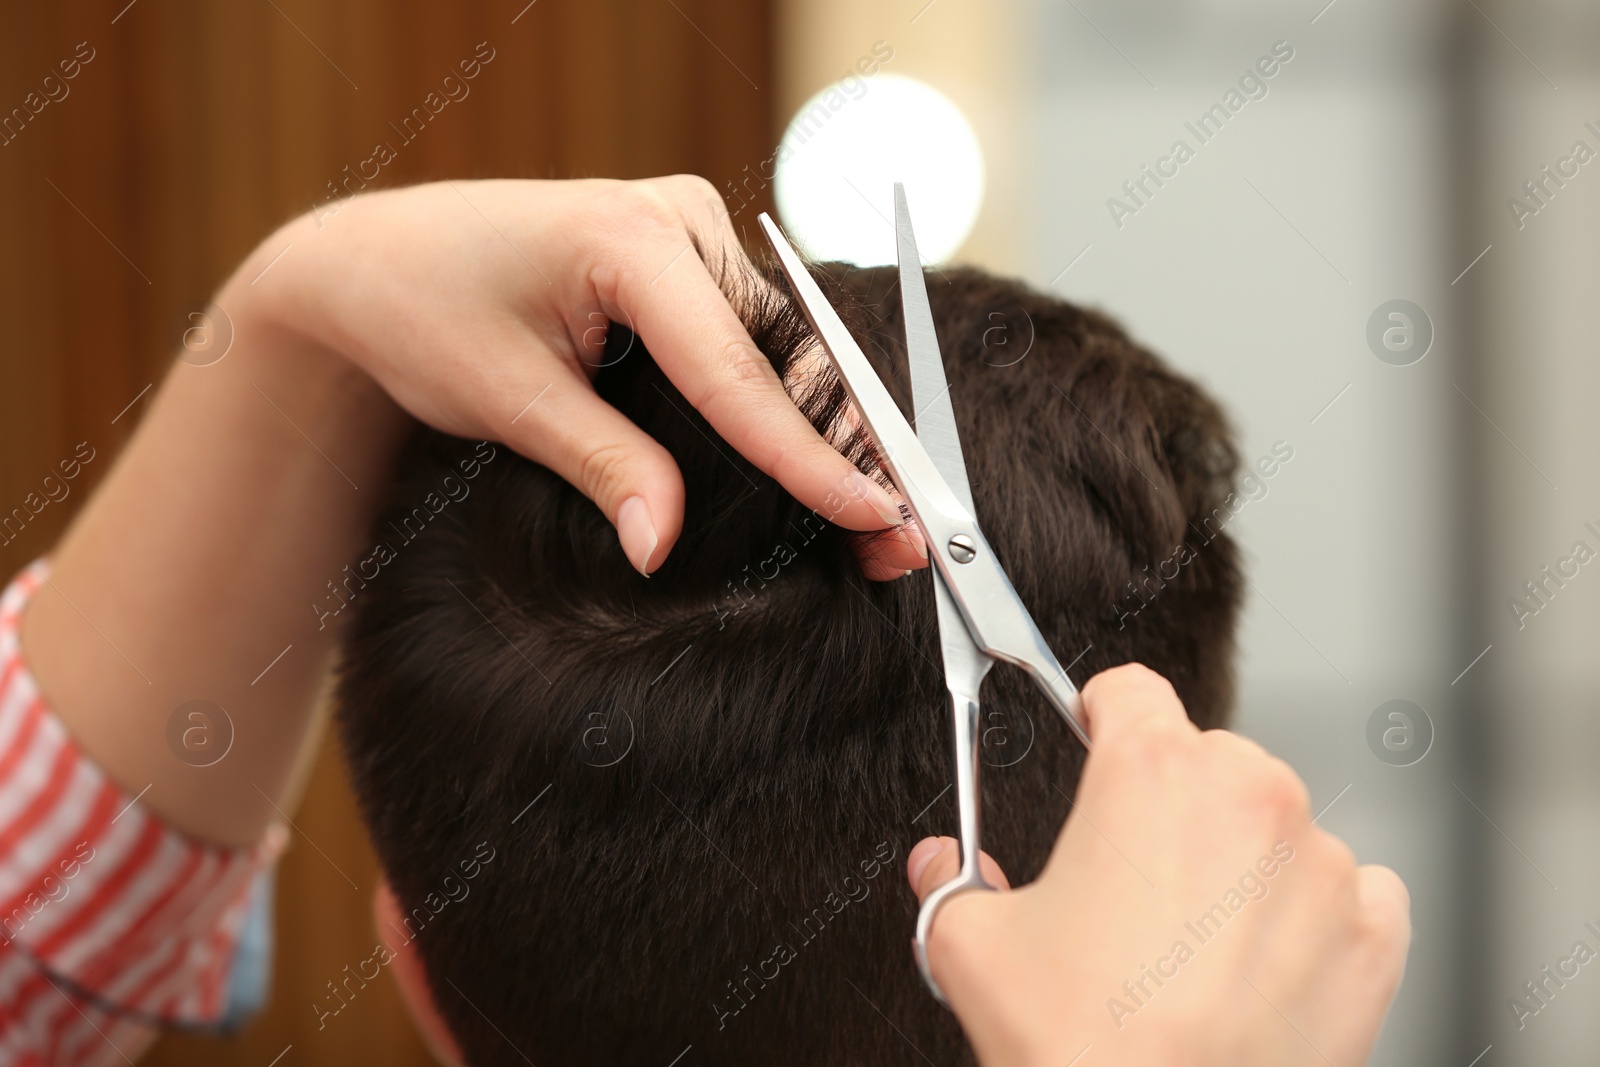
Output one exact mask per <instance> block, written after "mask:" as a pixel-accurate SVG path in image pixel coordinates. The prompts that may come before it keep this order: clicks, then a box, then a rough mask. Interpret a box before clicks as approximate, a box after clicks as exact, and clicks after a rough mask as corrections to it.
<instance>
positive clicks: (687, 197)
mask: <svg viewBox="0 0 1600 1067" xmlns="http://www.w3.org/2000/svg"><path fill="white" fill-rule="evenodd" d="M661 182H662V184H663V185H664V186H665V187H666V188H668V189H670V190H671V191H672V193H674V194H676V195H677V196H679V197H681V198H682V199H683V200H684V201H686V202H687V203H690V204H693V205H695V206H697V207H698V206H700V205H702V204H704V203H705V201H706V200H707V199H711V198H715V199H717V200H719V201H720V200H721V199H722V195H721V194H720V193H718V192H717V187H716V186H715V185H712V184H711V182H710V181H709V180H707V179H706V178H702V177H701V176H700V175H698V174H671V175H668V176H667V177H665V178H663V179H661Z"/></svg>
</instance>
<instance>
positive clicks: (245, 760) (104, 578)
mask: <svg viewBox="0 0 1600 1067" xmlns="http://www.w3.org/2000/svg"><path fill="white" fill-rule="evenodd" d="M278 247H280V246H277V245H274V244H272V243H270V242H269V243H268V244H267V245H264V246H263V249H262V251H261V252H260V253H258V254H257V255H255V256H252V257H251V260H250V261H248V262H247V263H246V264H245V265H244V266H243V267H241V268H240V271H239V272H238V274H237V275H236V277H235V278H234V280H232V281H231V282H230V283H229V284H228V285H227V286H226V287H225V288H224V290H223V292H222V293H221V294H220V295H219V300H218V302H219V303H220V304H221V305H222V307H224V308H226V309H227V311H228V313H229V316H230V317H231V319H232V323H233V328H234V339H233V343H232V347H231V349H230V350H229V351H228V354H227V355H226V356H225V357H224V358H223V359H222V360H220V361H219V362H217V363H215V364H213V365H210V366H205V367H197V366H191V365H188V364H185V363H183V362H177V363H175V364H174V365H173V367H172V369H171V371H170V373H169V374H168V375H167V378H166V380H165V381H164V382H163V383H162V385H161V387H160V389H159V390H158V391H157V392H156V393H155V395H154V398H153V399H152V400H151V402H150V407H149V410H148V412H147V413H146V415H145V417H144V419H143V422H142V424H141V425H140V427H139V429H138V431H137V432H136V433H135V435H134V437H133V439H132V440H131V441H130V442H129V444H128V446H127V448H126V449H125V450H124V451H123V453H122V454H121V456H120V457H118V459H117V461H116V464H115V466H114V467H113V469H112V471H111V473H110V474H109V475H108V476H107V478H106V480H105V482H104V483H103V484H102V485H101V486H100V487H99V488H98V490H97V491H96V493H95V494H94V496H93V497H92V498H91V500H90V501H89V502H88V504H87V505H86V506H85V508H84V510H83V511H82V513H81V514H79V515H78V516H77V518H76V519H75V520H74V522H73V523H72V526H71V527H70V529H69V530H68V531H67V533H66V535H65V536H64V537H63V539H62V541H61V542H60V544H59V545H58V546H57V548H56V550H55V551H54V552H53V554H52V570H51V580H50V584H48V585H46V586H45V587H43V588H42V589H41V590H40V591H39V592H38V594H37V595H36V596H35V597H34V599H33V601H32V602H31V604H30V606H29V608H28V611H27V614H26V616H25V618H24V620H23V647H24V651H25V654H26V656H27V658H28V661H29V664H30V666H31V667H32V669H33V671H34V673H35V676H36V677H37V679H38V681H39V684H40V687H41V689H42V691H43V694H44V696H45V698H46V700H47V701H48V702H49V703H50V705H51V706H52V707H53V708H54V709H55V711H56V712H57V713H58V714H59V715H60V716H61V717H62V719H63V720H64V721H65V722H66V724H67V726H68V728H69V729H71V730H72V732H73V733H74V735H75V736H76V738H77V739H78V741H79V743H80V744H81V745H82V746H83V747H84V748H85V749H86V750H87V751H88V753H89V755H90V756H92V757H93V758H94V759H95V760H96V761H98V762H99V763H100V765H101V766H102V767H104V768H105V769H106V771H107V772H108V773H109V774H110V775H111V776H112V777H113V778H114V779H115V780H117V781H118V782H120V783H121V784H122V785H123V786H124V787H125V788H126V789H127V790H128V791H129V792H130V793H138V792H139V791H140V790H142V789H144V788H145V787H146V786H147V785H148V786H149V790H148V792H146V793H145V794H144V797H143V801H144V803H145V804H147V805H148V806H149V807H150V808H152V809H153V810H155V811H156V812H158V813H159V814H160V815H162V816H163V817H164V818H165V819H166V820H167V821H169V822H170V823H171V824H172V825H174V826H175V827H177V828H179V829H181V830H184V831H186V832H189V833H191V834H194V835H196V836H199V837H202V838H206V839H210V840H214V841H218V842H221V843H228V844H245V843H249V842H251V841H254V840H255V839H256V838H257V837H258V836H259V835H260V832H261V830H262V829H263V827H264V826H265V825H266V824H267V823H268V822H269V821H271V820H272V819H273V818H276V817H277V813H276V812H275V811H274V808H273V805H274V804H277V803H280V801H281V798H282V795H283V792H284V790H285V788H286V787H287V785H288V782H289V779H290V775H291V771H292V769H293V767H294V764H295V761H296V758H297V756H298V755H299V753H300V751H301V749H302V747H303V745H304V743H305V739H306V734H307V730H308V728H309V726H310V724H311V719H312V712H313V709H314V705H315V702H316V697H317V690H318V687H319V684H320V682H321V681H322V679H323V677H324V676H325V674H326V671H327V668H328V665H329V662H330V657H331V654H332V652H333V649H334V642H335V638H336V633H337V628H338V627H337V623H336V622H335V621H334V620H333V619H332V618H330V617H327V616H321V617H319V613H318V611H317V610H316V609H315V608H314V607H313V605H314V604H317V605H331V606H333V607H337V606H338V604H339V603H340V601H339V600H338V599H337V598H334V597H332V595H331V594H330V592H329V588H328V583H329V581H333V582H334V584H335V585H338V584H339V582H340V581H341V580H342V579H343V578H344V573H343V571H342V568H343V567H344V566H345V564H346V563H348V562H350V561H351V560H352V559H353V558H354V556H355V554H356V551H357V549H358V547H359V546H360V545H361V544H362V543H363V541H364V539H365V532H366V529H367V527H368V525H369V524H370V522H371V520H372V517H373V515H374V514H375V512H376V509H377V507H378V506H379V504H380V503H381V499H382V494H383V487H384V483H385V481H386V478H387V474H388V470H389V467H390V465H391V463H392V461H393V456H394V453H395V450H396V449H397V447H398V445H399V443H400V442H401V440H402V439H403V437H404V434H405V432H406V429H407V426H408V425H409V420H408V419H407V418H406V417H405V416H404V415H403V414H402V413H401V412H400V411H399V409H398V408H396V407H395V406H394V404H393V403H392V402H391V401H390V400H389V399H388V398H387V397H386V396H385V395H384V394H383V392H382V391H381V390H380V389H379V388H378V387H377V385H376V384H375V383H373V382H372V381H371V379H369V378H367V377H366V376H365V375H364V374H362V373H360V372H359V371H357V370H355V369H354V368H353V367H352V366H351V365H350V364H348V363H347V362H345V361H344V360H343V359H341V358H340V357H339V356H338V355H337V354H336V353H334V352H332V351H330V350H328V349H326V348H322V347H320V346H317V345H314V344H311V343H310V342H308V341H306V340H305V339H303V338H301V337H298V336H296V335H295V334H294V333H292V332H291V331H289V330H286V329H284V328H282V327H280V326H278V325H276V323H277V322H278V321H279V319H278V318H277V317H275V315H276V312H277V311H278V310H280V309H271V308H269V307H268V306H267V305H266V300H267V299H268V294H269V293H271V292H273V291H274V290H273V289H269V288H267V287H265V286H264V285H263V286H259V287H253V286H251V285H250V280H251V279H252V278H253V277H254V276H255V274H256V272H258V271H259V270H260V269H261V268H262V267H263V266H265V265H266V263H267V262H268V261H269V260H270V259H271V256H272V255H273V254H275V252H276V251H277V248H278ZM290 268H292V263H280V264H278V265H277V266H276V267H275V269H276V270H286V269H290ZM278 291H281V290H278ZM280 654H281V658H280ZM269 665H270V669H269ZM191 700H207V701H211V702H213V703H215V704H217V705H219V706H220V707H221V708H223V709H224V710H225V711H226V713H227V716H228V717H229V719H231V722H232V726H233V730H234V740H233V744H232V748H231V750H229V751H228V753H227V755H226V756H225V757H224V758H222V759H221V760H220V761H219V762H217V763H215V764H213V765H211V766H208V767H196V766H192V765H191V763H190V762H185V761H184V760H183V759H181V758H179V756H178V755H177V754H175V752H174V751H173V749H172V748H171V747H170V746H169V742H168V720H169V718H170V717H171V716H172V715H173V712H174V709H176V708H177V707H179V705H182V704H184V703H185V702H187V701H191ZM191 762H195V761H193V760H191Z"/></svg>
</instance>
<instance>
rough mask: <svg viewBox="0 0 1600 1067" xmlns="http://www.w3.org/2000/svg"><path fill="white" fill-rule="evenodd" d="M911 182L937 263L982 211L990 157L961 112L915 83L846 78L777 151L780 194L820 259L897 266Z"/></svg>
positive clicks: (782, 208)
mask: <svg viewBox="0 0 1600 1067" xmlns="http://www.w3.org/2000/svg"><path fill="white" fill-rule="evenodd" d="M897 181H898V182H903V183H904V184H905V187H906V201H907V203H908V204H909V206H910V208H911V222H912V224H913V226H914V227H915V228H916V234H917V249H918V251H919V252H921V253H922V258H923V259H924V260H925V261H927V262H929V263H937V262H939V261H941V260H944V259H947V258H949V257H950V256H951V255H952V254H954V253H955V251H956V250H957V249H958V248H960V247H961V243H962V242H963V241H965V240H966V239H967V234H968V233H969V232H971V230H972V224H973V223H974V222H975V221H977V218H978V208H979V207H980V206H981V205H982V203H983V151H982V149H980V148H979V147H978V137H977V135H976V134H974V133H973V132H972V126H971V125H970V124H968V122H967V119H966V116H964V115H963V114H961V109H960V108H958V107H956V105H955V104H953V103H951V101H950V99H949V98H948V97H946V96H945V95H944V94H943V93H941V92H939V91H938V90H937V89H935V88H933V87H932V86H929V85H924V84H923V83H922V82H919V81H917V80H915V79H914V78H907V77H905V76H903V75H898V74H878V75H875V76H873V77H870V78H854V77H852V78H848V79H846V80H845V81H842V82H839V83H837V84H835V85H831V86H829V87H828V88H826V89H824V90H823V91H822V92H820V93H818V94H817V95H816V96H813V97H812V98H811V99H810V100H808V101H806V103H805V106H804V107H802V108H801V109H800V112H799V114H797V115H795V117H794V119H793V120H792V121H791V122H790V123H789V128H788V130H786V131H785V132H784V135H783V141H782V143H781V144H780V145H779V146H778V154H777V163H776V175H775V177H774V179H773V194H774V196H775V197H776V198H777V201H778V213H779V214H780V215H781V216H783V223H784V226H785V228H786V229H787V230H788V231H789V235H790V236H791V237H792V238H794V239H795V240H796V241H797V242H798V243H799V244H800V246H801V247H802V248H803V249H804V251H805V252H806V254H807V255H809V256H811V257H812V258H813V259H841V260H845V261H847V262H851V263H856V264H859V265H860V266H863V267H866V266H876V265H878V264H883V263H893V262H895V260H896V256H895V238H894V183H895V182H897Z"/></svg>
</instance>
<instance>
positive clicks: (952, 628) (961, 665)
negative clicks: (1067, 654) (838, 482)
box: [760, 182, 1089, 1004]
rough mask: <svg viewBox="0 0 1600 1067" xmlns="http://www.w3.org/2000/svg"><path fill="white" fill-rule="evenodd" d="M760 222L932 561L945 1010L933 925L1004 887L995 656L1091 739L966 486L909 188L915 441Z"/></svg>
mask: <svg viewBox="0 0 1600 1067" xmlns="http://www.w3.org/2000/svg"><path fill="white" fill-rule="evenodd" d="M760 222H761V226H762V229H763V230H764V231H765V232H766V235H767V240H768V241H770V242H771V243H772V247H773V250H774V251H775V252H776V253H777V254H778V263H779V265H780V266H781V267H782V268H783V273H784V275H785V276H786V277H787V278H788V279H789V285H790V287H791V288H792V289H793V290H794V294H795V296H796V298H797V299H798V300H799V302H800V307H801V308H802V310H804V312H805V316H806V318H807V320H809V321H810V323H811V327H812V329H813V330H815V331H816V334H817V337H818V338H819V339H820V340H821V341H822V347H823V349H824V350H825V351H826V352H827V354H828V358H829V360H830V361H831V362H832V363H833V366H834V369H835V370H837V371H838V372H839V377H840V378H841V379H842V380H843V381H844V387H845V390H846V392H847V393H848V394H849V396H850V399H851V401H853V402H854V404H855V406H856V410H857V412H859V413H860V416H861V421H862V422H863V423H864V424H865V426H866V428H867V431H868V433H869V434H870V435H871V436H872V440H873V442H874V443H875V444H876V445H877V447H878V452H879V454H880V455H881V456H882V458H883V464H884V466H885V467H886V468H887V469H888V471H889V476H890V477H891V478H892V479H893V480H894V484H895V486H896V487H897V488H898V489H899V490H900V493H901V495H902V496H903V497H904V498H905V500H906V502H907V503H908V504H909V505H910V507H911V514H912V516H913V517H914V518H915V519H916V521H917V525H918V526H919V527H920V528H921V529H922V532H923V534H924V535H925V536H926V538H927V542H928V558H929V559H930V560H931V561H932V562H933V564H934V568H933V587H934V596H935V599H936V601H937V604H938V612H939V615H938V617H939V643H940V647H941V651H942V652H943V656H944V677H945V686H946V688H948V689H949V691H950V715H951V718H950V722H951V727H952V735H951V736H952V742H953V743H952V746H951V757H952V761H953V763H954V765H955V790H956V813H957V822H958V830H957V837H956V839H957V841H958V843H959V845H960V851H961V869H960V871H959V872H958V873H957V874H956V876H955V877H954V878H952V879H951V880H950V881H948V882H946V883H945V884H944V885H941V886H940V887H939V888H937V889H935V890H934V891H933V892H932V893H929V894H928V896H927V898H926V899H925V900H924V901H923V902H922V910H921V911H919V912H918V913H917V933H916V940H915V946H916V958H917V969H918V970H919V971H921V972H922V980H923V981H924V982H926V983H927V985H928V989H929V990H930V991H931V992H932V993H933V995H934V997H935V998H937V999H938V1000H939V1002H940V1003H944V1004H948V1001H946V1000H945V997H944V993H943V991H942V990H940V988H939V985H938V983H937V982H935V981H934V980H933V972H932V971H931V970H930V969H929V967H928V935H929V933H930V932H931V931H932V930H933V920H934V918H935V917H936V916H937V915H938V914H939V909H941V908H942V907H944V905H945V904H946V903H948V902H949V901H950V900H951V898H953V897H955V896H957V895H959V894H961V893H969V892H974V891H979V890H989V891H993V890H994V888H995V887H994V886H992V885H990V884H989V883H988V882H987V881H986V880H985V879H984V877H983V873H982V871H981V870H980V869H979V867H978V854H979V850H980V847H981V846H980V844H979V838H978V822H979V820H978V757H979V746H978V737H979V733H978V730H979V725H978V724H979V717H978V687H979V685H980V683H982V681H983V678H984V675H986V674H988V673H989V668H990V667H992V666H994V661H995V660H997V659H998V660H1004V661H1005V662H1007V663H1010V664H1013V665H1015V666H1018V667H1021V668H1022V669H1023V670H1024V671H1026V672H1027V674H1028V676H1029V677H1030V678H1032V679H1033V681H1034V683H1035V684H1036V685H1038V686H1039V688H1040V689H1042V690H1044V693H1045V696H1046V697H1048V698H1049V700H1050V703H1051V704H1052V705H1054V706H1055V709H1056V711H1058V712H1060V713H1061V717H1062V718H1063V719H1065V720H1066V723H1067V725H1068V726H1069V727H1070V728H1071V729H1072V732H1073V733H1074V734H1076V735H1077V737H1078V739H1079V740H1080V741H1082V742H1083V745H1084V747H1085V748H1088V747H1089V735H1088V732H1087V731H1086V730H1085V729H1084V726H1083V722H1082V719H1081V717H1080V701H1079V698H1078V689H1077V687H1076V686H1074V685H1073V684H1072V681H1071V679H1069V678H1068V677H1067V672H1066V670H1065V669H1064V668H1063V667H1062V666H1061V664H1060V663H1059V662H1057V660H1056V657H1055V655H1054V653H1052V652H1051V651H1050V646H1049V645H1048V644H1046V643H1045V640H1044V637H1043V636H1042V635H1041V634H1040V633H1039V627H1038V626H1037V625H1035V624H1034V621H1033V616H1031V615H1029V614H1028V609H1027V608H1025V607H1023V605H1022V601H1021V600H1020V599H1019V598H1018V597H1017V591H1016V590H1015V589H1014V588H1012V585H1011V580H1010V579H1009V578H1007V577H1006V572H1005V569H1004V568H1002V567H1001V566H1000V561H999V560H998V559H997V558H996V557H995V554H994V550H993V549H991V548H990V547H989V542H988V541H987V540H986V539H985V538H984V536H983V531H982V530H980V529H979V528H978V520H977V519H976V518H975V517H974V515H973V511H974V508H973V506H972V489H971V487H970V485H969V484H968V481H967V465H966V461H965V460H963V459H962V456H961V437H960V435H959V434H957V432H956V420H955V413H954V411H953V410H952V409H951V407H950V386H949V384H948V383H947V382H946V381H945V375H944V359H943V356H942V355H941V354H940V351H939V338H938V335H937V334H936V333H935V332H934V328H933V311H932V309H931V308H930V307H929V305H928V286H927V281H926V279H925V278H924V277H923V274H922V257H921V256H920V255H919V254H918V253H917V239H916V235H915V234H914V233H913V232H912V229H911V212H910V210H909V209H908V208H907V207H906V194H905V188H904V187H903V186H902V185H901V184H900V183H899V182H896V183H895V187H894V222H895V236H896V242H897V249H898V253H899V261H900V303H901V309H902V313H903V314H904V316H905V325H906V354H907V356H908V358H909V359H910V361H911V395H912V404H913V407H914V408H915V410H916V423H917V428H916V430H915V432H913V431H912V429H911V424H910V423H908V422H907V421H906V419H905V417H904V416H903V415H901V413H900V409H899V407H898V406H897V405H896V404H895V402H894V399H893V398H892V397H891V396H890V395H889V391H888V390H887V389H885V388H884V385H883V382H882V381H881V380H879V378H878V373H877V371H875V370H873V368H872V364H871V363H869V362H867V357H866V356H865V355H863V354H862V352H861V348H860V346H859V345H857V344H856V342H855V339H854V338H852V337H851V336H850V331H849V330H847V329H846V328H845V325H844V322H843V321H841V320H840V318H839V315H838V312H836V311H835V310H834V309H833V307H832V305H830V304H829V303H828V300H827V298H826V297H824V296H823V295H822V290H821V289H820V288H818V286H817V283H816V281H815V280H814V279H813V278H812V277H811V273H810V272H809V271H808V270H807V269H806V266H805V264H804V263H803V262H802V261H801V259H800V256H799V254H798V253H797V252H796V251H795V249H794V247H793V246H792V245H790V244H789V241H788V240H787V239H786V238H785V237H784V236H783V233H782V231H781V230H779V229H778V226H777V224H776V223H774V222H773V221H772V219H771V218H770V217H768V215H767V214H766V213H764V212H763V213H762V215H761V216H760Z"/></svg>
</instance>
